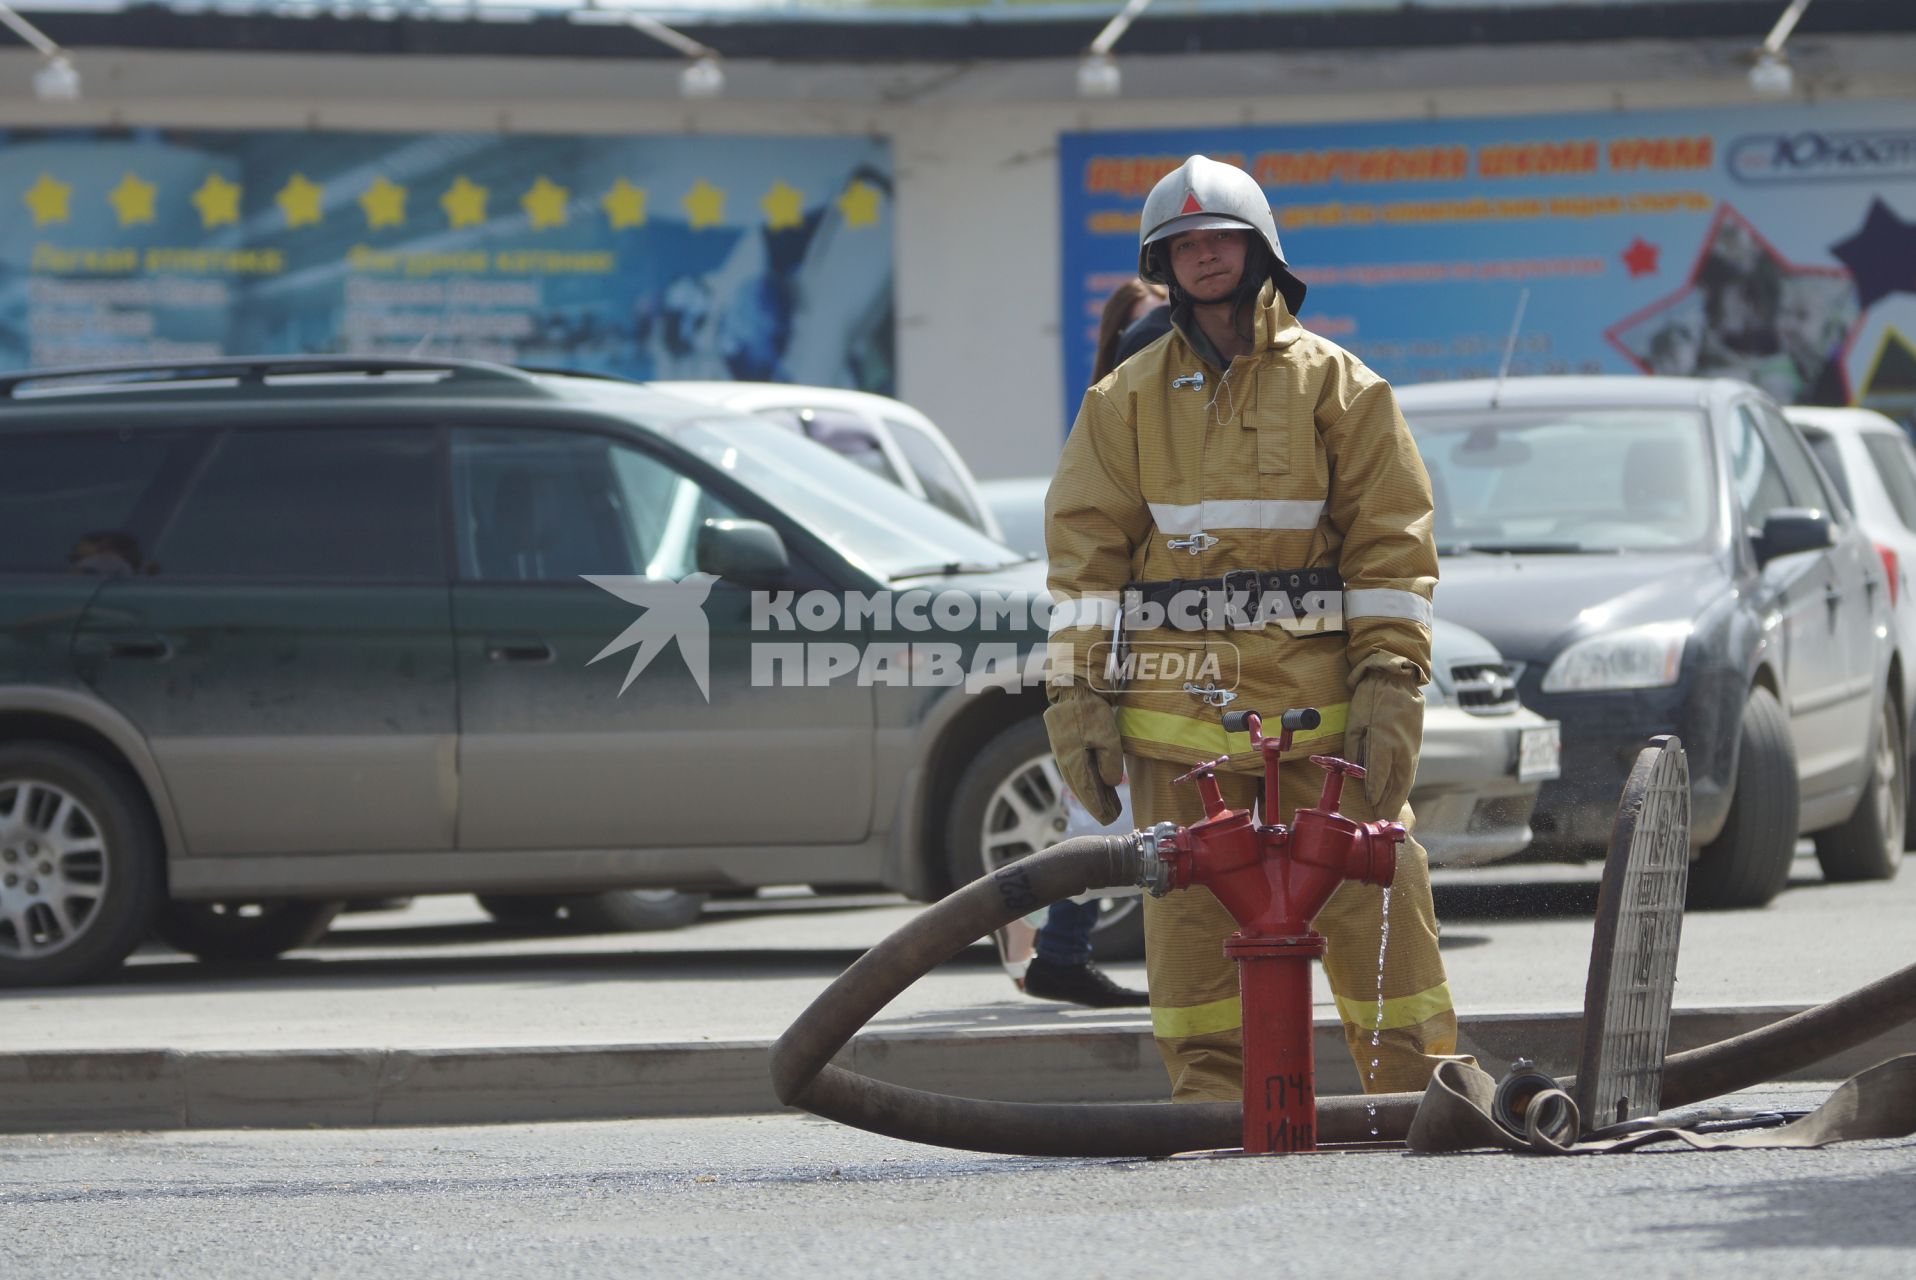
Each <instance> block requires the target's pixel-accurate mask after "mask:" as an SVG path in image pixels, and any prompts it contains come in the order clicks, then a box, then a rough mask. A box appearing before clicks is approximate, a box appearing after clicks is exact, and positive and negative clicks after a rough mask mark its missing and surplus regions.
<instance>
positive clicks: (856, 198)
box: [838, 182, 882, 227]
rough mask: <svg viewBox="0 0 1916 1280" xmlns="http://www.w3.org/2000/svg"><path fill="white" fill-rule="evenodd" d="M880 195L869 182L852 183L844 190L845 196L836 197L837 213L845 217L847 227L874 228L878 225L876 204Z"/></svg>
mask: <svg viewBox="0 0 1916 1280" xmlns="http://www.w3.org/2000/svg"><path fill="white" fill-rule="evenodd" d="M881 198H882V197H881V193H880V192H879V190H878V188H877V187H874V186H872V185H871V183H869V182H854V183H852V185H851V186H849V187H846V188H845V194H844V195H841V196H840V197H838V211H839V212H840V213H842V214H844V215H845V225H846V226H848V227H875V226H877V225H878V202H879V200H880V199H881Z"/></svg>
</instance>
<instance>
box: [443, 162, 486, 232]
mask: <svg viewBox="0 0 1916 1280" xmlns="http://www.w3.org/2000/svg"><path fill="white" fill-rule="evenodd" d="M439 206H440V208H442V209H444V210H445V211H446V219H447V221H449V222H451V223H452V225H453V226H454V227H455V228H457V227H480V226H484V225H485V222H486V189H485V188H484V187H482V186H480V185H479V184H478V183H476V182H474V181H473V180H472V179H470V178H468V177H467V176H466V175H465V174H463V173H462V174H460V175H459V177H458V178H457V179H455V180H454V182H453V184H452V185H451V186H450V187H447V188H446V194H444V195H442V196H440V197H439Z"/></svg>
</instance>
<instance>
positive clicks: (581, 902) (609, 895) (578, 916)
mask: <svg viewBox="0 0 1916 1280" xmlns="http://www.w3.org/2000/svg"><path fill="white" fill-rule="evenodd" d="M705 899H706V895H705V894H703V893H684V892H681V891H680V890H677V889H608V890H607V891H605V892H604V893H588V894H580V895H579V896H577V897H570V898H564V899H561V902H562V904H563V905H564V907H565V914H566V919H567V920H569V921H571V922H572V924H573V926H574V927H575V928H579V929H583V930H586V931H588V932H591V933H657V932H660V931H662V930H666V929H683V928H684V927H685V926H687V925H689V924H692V923H693V922H695V921H696V920H697V919H698V918H699V913H700V912H702V911H704V910H705Z"/></svg>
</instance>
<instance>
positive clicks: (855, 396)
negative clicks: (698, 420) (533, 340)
mask: <svg viewBox="0 0 1916 1280" xmlns="http://www.w3.org/2000/svg"><path fill="white" fill-rule="evenodd" d="M651 385H652V386H654V387H657V388H658V389H659V390H661V391H669V392H671V393H672V394H673V395H676V396H685V397H687V398H688V399H692V400H699V401H702V402H704V403H706V404H712V405H717V406H719V407H721V408H725V409H731V410H733V411H735V412H739V413H750V414H753V415H755V416H757V417H761V418H767V419H770V420H771V421H773V422H778V423H783V424H784V425H786V426H789V427H790V428H792V430H794V431H798V432H802V433H803V434H804V435H806V436H809V437H810V438H812V439H813V440H816V441H818V443H820V444H822V445H824V446H825V447H826V448H828V449H831V450H832V451H833V452H835V453H839V454H843V455H844V456H845V457H847V458H850V459H851V460H852V461H853V462H856V463H858V464H859V465H860V466H862V467H864V468H866V469H867V470H869V471H872V472H874V473H876V474H877V475H879V476H882V477H883V478H885V479H887V480H889V481H891V482H892V483H893V484H895V485H897V486H899V487H900V488H902V489H904V490H905V491H906V492H907V493H910V494H912V495H914V496H916V497H920V498H923V499H924V500H925V501H927V502H929V503H931V504H932V505H933V506H934V507H937V508H939V509H940V510H942V511H944V512H945V513H946V514H947V515H951V516H956V517H957V518H958V519H960V520H962V521H964V522H965V523H966V524H968V525H970V526H971V527H972V528H974V529H977V530H979V531H980V532H982V533H984V534H985V535H987V536H988V537H991V538H994V539H996V540H997V541H999V542H1003V541H1004V540H1005V537H1004V530H1002V529H1001V528H999V527H998V522H997V520H996V519H995V518H994V517H993V515H992V513H991V509H990V508H989V507H988V506H987V505H986V504H985V502H984V499H983V498H981V497H980V496H979V493H978V482H977V481H976V480H974V479H973V478H972V475H971V469H970V468H969V467H967V466H966V465H965V460H964V459H963V458H961V457H960V456H959V455H958V451H957V450H956V449H954V448H952V445H951V441H950V440H948V439H946V438H945V433H944V432H942V431H940V430H939V429H938V425H937V424H936V423H934V422H933V421H932V420H931V419H930V418H927V417H926V416H925V415H924V414H922V413H920V412H918V410H916V409H914V408H912V407H911V406H910V405H908V404H905V403H903V402H902V401H898V400H893V399H892V398H891V397H890V396H881V395H874V394H873V393H871V392H869V391H847V390H845V389H844V388H842V387H807V386H798V385H794V384H790V383H783V382H654V383H652V384H651Z"/></svg>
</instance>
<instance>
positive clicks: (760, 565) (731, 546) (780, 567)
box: [698, 520, 792, 587]
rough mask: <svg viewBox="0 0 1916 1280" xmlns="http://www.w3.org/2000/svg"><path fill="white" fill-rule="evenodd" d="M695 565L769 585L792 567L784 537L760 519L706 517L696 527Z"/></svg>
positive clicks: (736, 579)
mask: <svg viewBox="0 0 1916 1280" xmlns="http://www.w3.org/2000/svg"><path fill="white" fill-rule="evenodd" d="M698 566H699V572H700V573H709V574H711V575H713V576H714V577H719V578H724V579H726V580H728V581H730V582H736V583H739V584H741V585H743V586H748V587H762V586H770V585H771V584H772V583H775V582H777V581H779V580H780V579H782V578H783V577H784V576H785V574H786V572H787V571H788V570H789V569H790V568H791V567H792V558H791V556H789V555H787V554H786V551H785V540H784V539H783V538H781V537H779V536H778V530H776V529H774V528H772V526H771V525H769V524H766V523H765V522H764V521H763V520H707V521H706V522H705V523H704V524H703V525H701V526H700V527H699V540H698Z"/></svg>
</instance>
